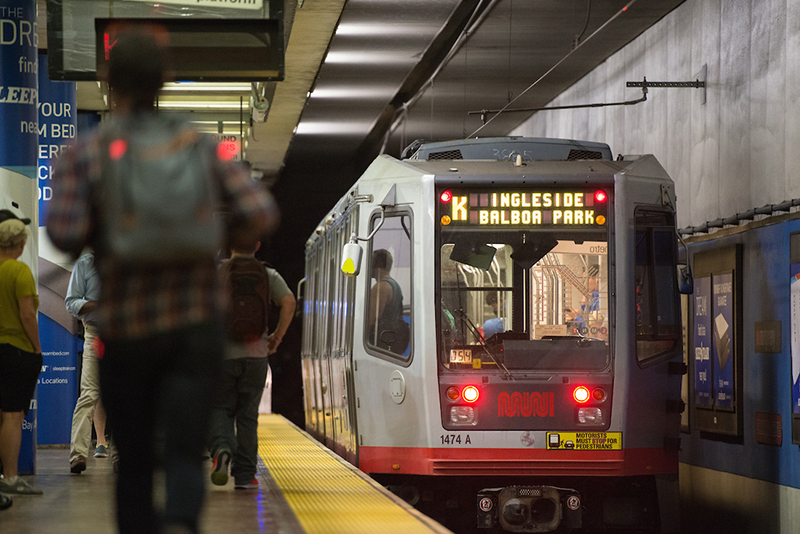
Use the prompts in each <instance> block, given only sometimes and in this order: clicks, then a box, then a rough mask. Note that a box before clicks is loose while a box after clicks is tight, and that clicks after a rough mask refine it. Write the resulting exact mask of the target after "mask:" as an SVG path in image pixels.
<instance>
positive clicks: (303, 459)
mask: <svg viewBox="0 0 800 534" xmlns="http://www.w3.org/2000/svg"><path fill="white" fill-rule="evenodd" d="M258 454H259V456H261V459H262V461H263V462H264V464H265V465H266V467H267V468H268V469H269V473H270V475H271V476H272V478H273V479H274V480H275V483H276V484H277V485H278V487H279V488H280V489H281V491H282V492H283V495H284V497H285V498H286V501H287V502H288V503H289V506H291V508H292V511H293V512H294V514H295V516H296V517H297V519H298V521H299V522H300V524H301V525H302V526H303V528H304V529H305V531H306V532H307V533H308V534H316V533H320V534H332V533H342V534H344V533H347V534H356V533H362V532H363V533H364V534H376V533H378V532H380V533H392V532H397V533H398V534H407V533H414V532H447V530H446V529H444V528H443V527H441V526H440V525H438V524H435V523H433V522H432V521H431V520H429V519H428V518H425V517H424V516H421V515H420V514H419V512H417V511H416V510H413V509H410V508H409V507H405V505H400V504H398V501H396V500H395V499H394V498H393V497H390V496H389V495H387V494H386V493H384V492H383V491H382V489H380V488H379V487H377V485H376V484H374V483H370V482H369V481H368V480H367V479H366V475H363V474H361V473H360V472H358V471H357V470H355V469H353V468H351V467H350V466H348V465H346V464H345V463H344V462H343V461H342V460H340V459H339V458H338V457H336V456H334V454H333V453H332V452H331V451H329V450H328V449H325V448H324V447H322V446H321V445H319V444H318V443H317V442H316V441H314V440H313V439H312V438H310V437H309V436H308V435H307V434H305V433H303V432H301V431H300V430H298V429H297V427H295V426H293V425H292V424H290V423H289V422H288V421H287V420H286V419H284V418H283V417H281V416H279V415H261V416H260V417H259V421H258ZM362 477H363V478H362Z"/></svg>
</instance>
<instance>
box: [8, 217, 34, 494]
mask: <svg viewBox="0 0 800 534" xmlns="http://www.w3.org/2000/svg"><path fill="white" fill-rule="evenodd" d="M30 222H31V221H30V219H20V218H19V217H17V216H16V215H15V214H14V213H13V212H11V211H10V210H0V462H2V463H3V478H2V479H0V493H4V494H7V495H8V494H15V495H39V494H41V493H42V492H41V491H40V490H37V489H34V488H32V487H31V486H30V485H28V483H27V482H25V481H24V480H22V479H21V478H20V477H19V476H18V473H17V464H18V462H19V448H20V444H21V440H22V422H23V420H24V419H25V415H26V414H27V413H28V407H29V405H30V402H31V399H32V398H33V391H34V389H35V388H36V380H37V378H38V377H39V372H40V371H41V370H42V347H41V345H40V344H39V326H38V323H37V322H36V310H37V308H38V307H39V296H38V295H37V294H36V283H35V281H34V279H33V274H32V273H31V270H30V268H29V267H28V266H27V265H26V264H24V263H23V262H21V261H18V258H19V257H20V256H21V255H22V251H23V249H24V248H25V244H26V243H27V242H28V230H27V228H25V226H26V225H27V224H30Z"/></svg>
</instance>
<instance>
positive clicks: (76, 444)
mask: <svg viewBox="0 0 800 534" xmlns="http://www.w3.org/2000/svg"><path fill="white" fill-rule="evenodd" d="M85 330H86V333H85V335H84V341H83V371H82V372H81V392H80V395H79V396H78V403H77V404H76V405H75V411H74V412H73V413H72V436H71V438H70V445H69V461H70V462H72V460H74V459H75V458H78V457H81V458H84V459H86V458H88V457H89V446H90V445H91V442H92V424H93V422H92V417H93V415H94V408H95V406H96V405H97V401H99V400H100V371H99V362H100V360H98V359H97V354H96V353H95V351H94V347H92V342H93V341H94V338H95V337H96V336H97V330H96V329H95V327H94V326H90V325H85Z"/></svg>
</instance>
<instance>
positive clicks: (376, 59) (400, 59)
mask: <svg viewBox="0 0 800 534" xmlns="http://www.w3.org/2000/svg"><path fill="white" fill-rule="evenodd" d="M414 62H415V59H414V57H413V53H411V52H400V51H392V52H363V51H358V52H328V55H327V56H326V57H325V63H332V64H349V65H386V64H395V65H398V64H410V63H414Z"/></svg>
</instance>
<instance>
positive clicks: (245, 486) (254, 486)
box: [233, 478, 260, 490]
mask: <svg viewBox="0 0 800 534" xmlns="http://www.w3.org/2000/svg"><path fill="white" fill-rule="evenodd" d="M233 487H234V488H236V489H243V490H246V489H258V488H259V487H260V486H259V485H258V479H257V478H254V479H253V480H251V481H250V482H248V483H247V484H238V483H237V484H235V485H234V486H233Z"/></svg>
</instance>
